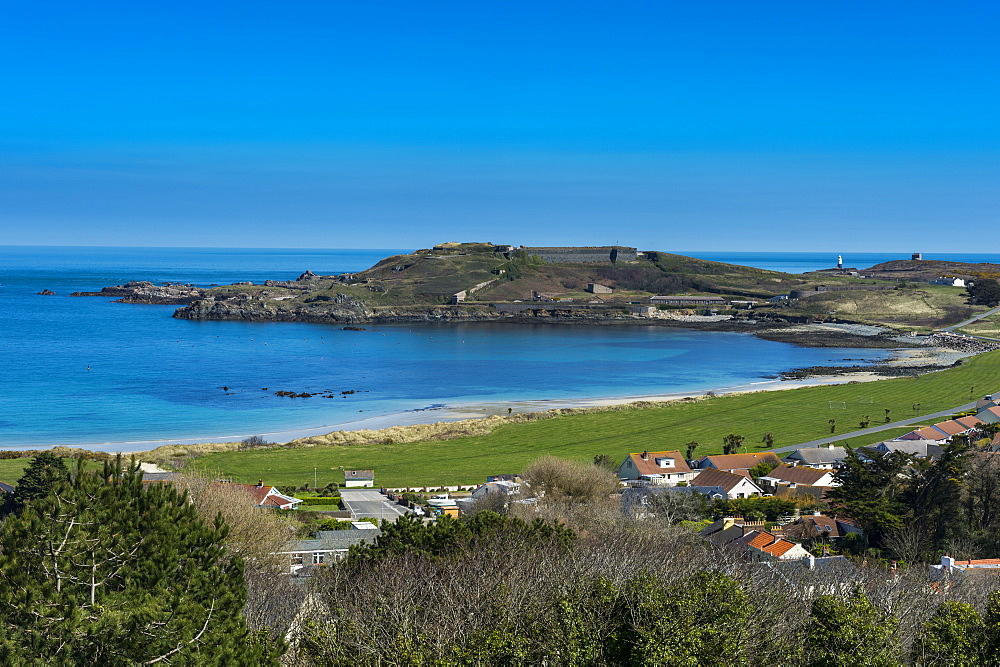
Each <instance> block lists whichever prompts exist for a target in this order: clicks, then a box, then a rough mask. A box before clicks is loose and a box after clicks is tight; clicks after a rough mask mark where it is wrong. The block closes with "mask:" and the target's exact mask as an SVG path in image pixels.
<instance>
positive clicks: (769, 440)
mask: <svg viewBox="0 0 1000 667" xmlns="http://www.w3.org/2000/svg"><path fill="white" fill-rule="evenodd" d="M760 441H761V442H762V443H763V446H764V447H767V448H768V449H770V448H771V447H774V434H773V433H771V432H770V431H765V432H764V437H762V438H761V439H760Z"/></svg>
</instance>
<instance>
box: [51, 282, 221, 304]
mask: <svg viewBox="0 0 1000 667" xmlns="http://www.w3.org/2000/svg"><path fill="white" fill-rule="evenodd" d="M206 294H208V290H207V289H205V288H202V287H194V286H193V285H178V284H174V283H165V284H163V285H154V284H153V283H151V282H148V281H145V280H133V281H131V282H127V283H125V284H124V285H115V286H113V287H105V288H103V289H102V290H101V291H100V292H73V293H72V294H70V296H107V297H119V298H118V299H117V300H116V301H117V302H118V303H143V304H158V305H169V306H176V305H181V304H186V303H192V302H194V301H197V300H198V299H202V298H204V297H205V295H206Z"/></svg>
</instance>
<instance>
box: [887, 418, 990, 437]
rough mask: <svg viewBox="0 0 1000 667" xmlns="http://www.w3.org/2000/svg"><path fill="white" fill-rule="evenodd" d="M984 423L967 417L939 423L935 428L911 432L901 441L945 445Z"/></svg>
mask: <svg viewBox="0 0 1000 667" xmlns="http://www.w3.org/2000/svg"><path fill="white" fill-rule="evenodd" d="M982 423H983V422H982V421H981V420H980V419H978V418H977V417H972V416H967V417H959V418H958V419H950V420H948V421H943V422H938V423H936V424H934V425H933V426H925V427H924V428H920V429H917V430H915V431H910V432H909V433H907V434H906V435H901V436H900V437H899V440H933V441H934V442H937V443H945V442H948V441H949V440H951V439H952V438H953V437H955V436H956V435H962V434H965V433H968V432H969V431H973V430H975V428H976V427H977V426H979V425H980V424H982Z"/></svg>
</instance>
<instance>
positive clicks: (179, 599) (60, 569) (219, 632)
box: [0, 458, 277, 665]
mask: <svg viewBox="0 0 1000 667" xmlns="http://www.w3.org/2000/svg"><path fill="white" fill-rule="evenodd" d="M226 532H227V529H226V527H225V525H224V523H223V522H222V520H221V519H217V520H216V521H215V522H213V523H212V524H211V525H208V524H206V523H204V522H203V521H201V520H200V519H199V518H198V516H197V514H196V512H195V509H194V507H193V506H192V505H191V504H190V503H189V502H188V500H187V497H186V496H185V495H184V494H182V493H178V492H177V491H176V490H174V489H173V488H171V487H170V486H169V485H160V484H155V485H150V487H149V488H148V489H144V488H143V485H142V476H141V474H140V473H139V471H138V466H128V467H127V468H126V469H125V472H122V466H121V459H120V458H119V459H118V460H117V461H116V463H115V464H110V465H109V464H107V463H106V464H105V466H104V470H103V472H102V474H100V475H98V474H93V473H86V472H84V470H83V462H82V460H80V461H79V463H78V465H77V466H76V468H75V470H73V471H72V473H71V474H67V475H65V476H63V478H62V479H56V480H54V482H53V485H52V488H51V490H50V491H49V493H48V494H47V495H45V496H43V497H39V498H35V499H32V500H31V501H29V502H28V503H26V504H25V505H24V507H23V508H22V510H21V511H20V512H18V513H15V514H13V515H11V516H9V517H8V518H7V520H6V521H5V522H4V523H3V526H2V527H0V572H3V573H4V576H3V577H0V661H2V662H4V663H5V664H10V663H11V662H23V661H24V658H25V657H39V658H41V657H44V658H45V660H46V662H54V663H57V664H115V665H118V664H133V663H145V664H151V663H156V662H163V663H164V664H229V663H232V662H240V663H248V662H254V663H256V662H260V663H262V664H277V662H276V658H275V655H274V650H273V647H271V646H270V644H269V642H268V640H267V639H266V638H264V637H261V636H259V635H254V634H252V633H250V632H249V631H248V630H247V626H246V623H245V621H244V619H243V614H242V608H243V603H244V600H245V596H246V587H245V585H244V583H243V566H242V561H241V559H239V558H227V557H226V556H225V554H224V552H223V547H222V541H223V539H224V538H225V536H226Z"/></svg>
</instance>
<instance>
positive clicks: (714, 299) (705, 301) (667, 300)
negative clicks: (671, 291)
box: [649, 296, 726, 307]
mask: <svg viewBox="0 0 1000 667" xmlns="http://www.w3.org/2000/svg"><path fill="white" fill-rule="evenodd" d="M649 302H650V303H652V304H654V305H659V306H688V307H691V306H722V305H725V303H726V300H725V299H723V298H722V297H720V296H651V297H649Z"/></svg>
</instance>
